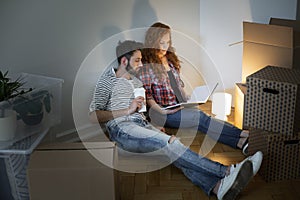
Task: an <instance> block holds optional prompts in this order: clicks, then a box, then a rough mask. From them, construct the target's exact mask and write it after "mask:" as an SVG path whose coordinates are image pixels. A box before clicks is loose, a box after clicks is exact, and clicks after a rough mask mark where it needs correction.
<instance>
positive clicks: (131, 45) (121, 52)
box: [116, 40, 144, 64]
mask: <svg viewBox="0 0 300 200" xmlns="http://www.w3.org/2000/svg"><path fill="white" fill-rule="evenodd" d="M143 46H144V45H143V43H141V42H136V41H134V40H125V41H123V42H121V41H119V43H118V46H117V47H116V55H117V58H118V63H119V64H120V63H121V58H122V57H124V56H125V57H126V58H127V59H128V60H129V59H130V58H131V56H132V55H133V53H134V52H135V51H136V50H142V49H143Z"/></svg>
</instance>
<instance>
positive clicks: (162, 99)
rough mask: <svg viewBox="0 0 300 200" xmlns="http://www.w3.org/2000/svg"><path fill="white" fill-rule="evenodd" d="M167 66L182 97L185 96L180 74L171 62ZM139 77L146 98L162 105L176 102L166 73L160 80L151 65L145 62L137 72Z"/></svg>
mask: <svg viewBox="0 0 300 200" xmlns="http://www.w3.org/2000/svg"><path fill="white" fill-rule="evenodd" d="M169 66H170V68H171V71H172V73H173V74H174V77H175V79H176V82H177V85H178V86H179V89H180V90H181V93H182V96H183V98H185V96H184V92H183V86H184V84H183V82H182V80H181V79H180V75H179V73H178V71H177V70H176V69H175V68H174V67H173V65H172V64H170V63H169ZM139 79H140V80H141V81H142V82H143V85H144V88H145V90H146V98H147V99H148V100H149V99H153V100H154V101H155V102H156V103H157V104H159V105H160V106H162V107H165V106H170V105H174V104H177V103H178V102H177V100H176V96H175V94H174V91H173V89H172V87H171V83H170V79H169V78H168V75H167V74H166V76H164V77H163V78H162V80H159V79H158V77H157V76H156V75H155V74H154V71H153V69H152V68H151V66H150V65H149V64H145V65H144V66H143V67H142V68H141V70H140V72H139Z"/></svg>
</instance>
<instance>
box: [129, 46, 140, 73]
mask: <svg viewBox="0 0 300 200" xmlns="http://www.w3.org/2000/svg"><path fill="white" fill-rule="evenodd" d="M142 66H143V63H142V53H141V51H140V50H136V51H135V52H134V53H133V55H132V56H131V58H130V60H129V63H128V65H127V67H126V69H127V71H128V72H129V73H131V74H136V73H137V72H138V71H139V69H140V68H141V67H142Z"/></svg>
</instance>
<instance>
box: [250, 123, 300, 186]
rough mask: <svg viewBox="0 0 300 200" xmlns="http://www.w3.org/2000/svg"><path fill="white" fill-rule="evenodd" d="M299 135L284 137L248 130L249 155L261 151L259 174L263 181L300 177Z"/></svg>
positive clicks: (257, 130)
mask: <svg viewBox="0 0 300 200" xmlns="http://www.w3.org/2000/svg"><path fill="white" fill-rule="evenodd" d="M299 140H300V133H297V134H295V135H284V134H276V133H272V132H267V131H263V130H259V129H250V134H249V153H250V155H252V154H254V153H255V152H256V151H262V152H263V154H264V158H263V162H262V165H261V168H260V170H259V172H258V173H259V174H260V175H261V176H262V177H263V178H264V180H265V181H267V182H271V181H279V180H288V179H297V178H299V177H300V174H299V173H300V171H299V165H300V152H299V151H300V143H299Z"/></svg>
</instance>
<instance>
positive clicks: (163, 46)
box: [158, 33, 171, 57]
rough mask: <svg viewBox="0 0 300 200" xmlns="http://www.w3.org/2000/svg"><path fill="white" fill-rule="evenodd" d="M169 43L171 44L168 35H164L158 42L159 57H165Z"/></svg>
mask: <svg viewBox="0 0 300 200" xmlns="http://www.w3.org/2000/svg"><path fill="white" fill-rule="evenodd" d="M170 42H171V38H170V33H166V34H165V35H163V36H162V38H161V39H160V40H159V44H158V46H159V52H158V56H159V57H163V56H165V55H166V53H167V50H168V49H169V47H170Z"/></svg>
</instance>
